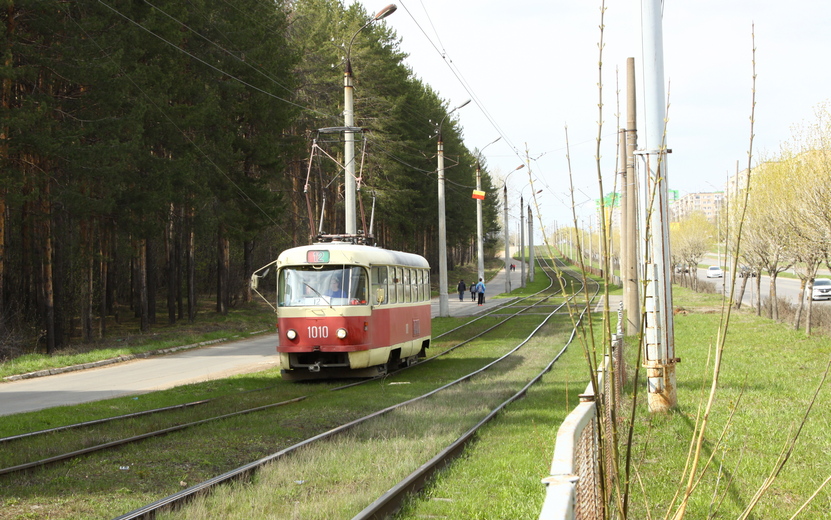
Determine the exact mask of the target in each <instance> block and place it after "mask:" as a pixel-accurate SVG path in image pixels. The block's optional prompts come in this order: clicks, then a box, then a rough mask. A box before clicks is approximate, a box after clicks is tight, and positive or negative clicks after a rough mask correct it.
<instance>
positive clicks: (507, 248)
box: [502, 164, 525, 293]
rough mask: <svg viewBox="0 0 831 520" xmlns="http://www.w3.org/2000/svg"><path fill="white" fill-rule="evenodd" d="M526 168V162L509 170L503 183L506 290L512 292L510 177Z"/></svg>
mask: <svg viewBox="0 0 831 520" xmlns="http://www.w3.org/2000/svg"><path fill="white" fill-rule="evenodd" d="M523 168H525V165H524V164H520V165H519V166H517V167H516V168H514V169H513V170H512V171H510V172H508V175H506V176H505V181H504V182H503V184H502V202H503V204H502V205H503V207H504V211H505V213H504V217H503V225H504V226H505V292H506V293H509V292H511V270H510V262H511V242H510V238H509V236H508V234H509V230H510V228H509V226H508V177H510V176H511V174H512V173H514V172H515V171H517V170H521V169H523Z"/></svg>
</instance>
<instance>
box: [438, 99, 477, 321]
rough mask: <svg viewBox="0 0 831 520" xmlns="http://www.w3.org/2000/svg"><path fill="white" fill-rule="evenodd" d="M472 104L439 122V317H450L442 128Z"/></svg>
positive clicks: (465, 103)
mask: <svg viewBox="0 0 831 520" xmlns="http://www.w3.org/2000/svg"><path fill="white" fill-rule="evenodd" d="M468 103H470V100H469V99H468V100H467V101H465V102H464V103H462V104H461V105H459V106H457V107H456V108H454V109H453V110H451V111H450V112H448V113H447V114H445V115H444V117H443V118H441V121H440V122H439V132H438V138H439V139H438V146H437V152H438V153H437V156H438V170H439V317H441V318H446V317H448V316H450V303H449V302H448V300H447V224H446V216H445V212H444V141H443V140H442V135H441V126H442V125H443V124H444V120H445V119H447V116H449V115H450V114H452V113H453V112H455V111H457V110H459V109H460V108H462V107H464V106H466V105H467V104H468Z"/></svg>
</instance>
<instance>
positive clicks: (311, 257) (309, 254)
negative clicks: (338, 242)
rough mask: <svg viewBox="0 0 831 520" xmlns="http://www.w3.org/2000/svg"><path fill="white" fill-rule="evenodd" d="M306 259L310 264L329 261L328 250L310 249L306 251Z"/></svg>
mask: <svg viewBox="0 0 831 520" xmlns="http://www.w3.org/2000/svg"><path fill="white" fill-rule="evenodd" d="M306 261H307V262H309V263H310V264H326V263H329V251H326V250H314V249H310V250H309V251H306Z"/></svg>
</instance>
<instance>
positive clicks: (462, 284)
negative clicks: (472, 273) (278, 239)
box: [456, 280, 467, 302]
mask: <svg viewBox="0 0 831 520" xmlns="http://www.w3.org/2000/svg"><path fill="white" fill-rule="evenodd" d="M456 289H458V290H459V301H460V302H463V301H465V291H466V290H467V286H466V285H465V281H464V280H459V285H458V286H457V287H456Z"/></svg>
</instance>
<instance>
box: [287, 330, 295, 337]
mask: <svg viewBox="0 0 831 520" xmlns="http://www.w3.org/2000/svg"><path fill="white" fill-rule="evenodd" d="M286 337H287V338H289V339H297V331H296V330H294V329H289V330H288V331H287V332H286Z"/></svg>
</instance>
